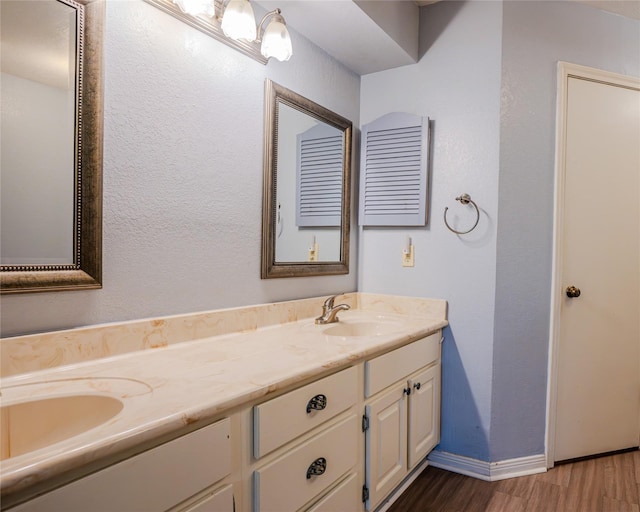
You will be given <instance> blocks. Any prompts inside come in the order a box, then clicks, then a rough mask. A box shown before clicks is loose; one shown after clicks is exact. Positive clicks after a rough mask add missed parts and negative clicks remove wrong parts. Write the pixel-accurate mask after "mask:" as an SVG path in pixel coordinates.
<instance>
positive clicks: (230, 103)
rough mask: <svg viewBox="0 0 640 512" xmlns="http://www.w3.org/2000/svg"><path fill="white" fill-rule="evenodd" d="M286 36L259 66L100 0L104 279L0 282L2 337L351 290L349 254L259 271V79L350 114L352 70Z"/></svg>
mask: <svg viewBox="0 0 640 512" xmlns="http://www.w3.org/2000/svg"><path fill="white" fill-rule="evenodd" d="M291 35H292V38H293V44H294V55H293V57H292V59H291V60H290V61H289V62H286V63H280V62H277V61H272V62H269V64H268V65H267V66H263V65H262V64H260V63H258V62H255V61H254V60H252V59H250V58H248V57H246V56H244V55H242V54H241V53H239V52H237V51H235V50H233V49H231V48H229V47H227V46H225V45H223V44H222V43H219V42H217V41H216V40H214V39H212V38H211V37H209V36H206V35H204V34H202V33H200V32H198V31H197V30H195V29H193V28H191V27H189V26H187V25H186V24H184V23H182V22H180V21H178V20H176V19H174V18H172V17H171V16H169V15H168V14H165V13H164V12H162V11H160V10H158V9H157V8H155V7H153V6H151V5H149V4H147V3H145V2H143V1H142V0H136V1H119V0H110V1H108V2H107V12H106V22H105V40H104V51H105V73H104V76H105V105H104V110H105V120H104V129H105V133H104V222H103V225H104V243H103V247H104V251H103V265H104V268H103V284H104V287H103V289H102V290H91V291H77V292H57V293H37V294H21V295H13V296H7V295H4V296H3V297H2V310H1V314H2V323H1V326H2V335H3V336H9V335H15V334H24V333H32V332H40V331H47V330H57V329H63V328H68V327H75V326H81V325H88V324H95V323H102V322H111V321H122V320H127V319H136V318H145V317H151V316H160V315H171V314H178V313H183V312H193V311H201V310H209V309H219V308H226V307H233V306H242V305H248V304H258V303H264V302H273V301H278V300H287V299H295V298H302V297H311V296H318V295H329V294H331V293H335V292H336V291H351V290H355V287H356V273H355V268H354V267H355V256H354V257H353V258H352V262H351V263H352V269H353V270H352V271H351V273H350V274H349V275H345V276H334V277H308V278H297V279H271V280H261V279H260V253H261V249H260V239H261V218H262V155H263V153H262V151H263V117H264V116H263V106H264V80H265V78H266V77H269V78H271V79H272V80H274V81H275V82H277V83H279V84H281V85H283V86H285V87H288V88H290V89H292V90H294V91H296V92H298V93H299V94H302V95H303V96H306V97H307V98H309V99H311V100H313V101H315V102H317V103H320V104H322V105H325V106H326V107H327V108H329V109H331V110H333V111H335V112H337V113H338V114H340V115H342V116H344V117H346V118H348V119H351V120H352V121H353V124H354V126H356V127H357V126H358V125H359V112H358V110H359V95H360V77H358V76H357V75H356V74H354V73H353V72H351V71H349V70H348V69H346V68H345V67H344V66H343V65H341V64H339V63H338V62H337V61H335V60H334V59H332V58H331V57H329V56H328V55H327V54H326V53H325V52H324V51H322V50H321V49H320V48H318V47H317V46H315V45H313V44H312V43H310V42H309V41H308V40H307V39H305V38H304V37H302V36H300V35H299V34H297V33H296V32H294V31H292V34H291ZM356 235H357V233H356ZM356 247H357V241H356V237H355V236H354V237H353V238H352V254H353V255H355V253H356Z"/></svg>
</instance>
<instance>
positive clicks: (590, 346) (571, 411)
mask: <svg viewBox="0 0 640 512" xmlns="http://www.w3.org/2000/svg"><path fill="white" fill-rule="evenodd" d="M587 70H588V68H587ZM563 71H564V72H565V76H564V80H565V82H562V80H563V78H562V72H563ZM574 71H575V69H573V70H569V71H567V70H566V68H565V69H564V70H563V68H562V65H561V66H560V73H561V82H560V95H559V102H558V108H563V109H564V110H563V111H562V112H560V113H559V122H564V127H563V126H560V123H559V132H558V133H559V136H560V138H559V143H558V151H559V155H560V156H561V157H563V159H559V160H558V164H559V165H558V173H559V177H560V179H559V181H558V185H559V187H558V188H559V190H558V209H557V214H558V217H557V222H558V224H557V230H556V231H557V234H556V242H557V246H558V247H559V250H558V247H557V250H556V261H555V263H556V275H555V279H554V287H555V291H554V293H555V294H556V296H555V297H554V300H555V301H556V307H555V316H556V318H555V324H556V330H555V332H556V336H555V342H556V346H555V347H552V348H555V353H556V355H555V357H556V360H557V367H556V396H555V429H554V430H555V432H554V433H555V439H553V460H555V461H560V460H566V459H572V458H577V457H583V456H588V455H593V454H597V453H604V452H609V451H614V450H620V449H624V448H631V447H634V446H638V438H639V434H640V430H639V428H640V207H639V203H640V80H638V79H633V78H626V77H620V76H611V75H609V74H607V73H604V72H602V73H600V72H596V71H595V70H589V71H585V72H584V73H583V72H581V71H582V70H580V69H578V71H577V72H576V73H574ZM592 72H593V73H592ZM594 73H595V74H594ZM562 95H565V97H564V100H563V98H562V97H561V96H562ZM563 116H564V119H561V118H562V117H563ZM563 128H564V130H563ZM562 135H564V137H562ZM562 145H563V147H561V146H562ZM563 177H564V180H562V178H563ZM570 287H574V289H572V288H570ZM570 296H571V297H570ZM551 414H552V415H553V411H552V412H551Z"/></svg>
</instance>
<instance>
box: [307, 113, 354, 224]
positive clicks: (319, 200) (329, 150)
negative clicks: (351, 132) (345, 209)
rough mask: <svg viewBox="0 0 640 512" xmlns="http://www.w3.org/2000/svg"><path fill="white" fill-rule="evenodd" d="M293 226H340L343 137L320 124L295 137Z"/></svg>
mask: <svg viewBox="0 0 640 512" xmlns="http://www.w3.org/2000/svg"><path fill="white" fill-rule="evenodd" d="M297 148H298V157H297V172H296V177H297V179H296V181H297V183H296V195H297V197H296V199H297V200H296V224H297V225H298V226H299V227H313V226H340V222H341V212H342V169H343V165H342V158H343V153H344V147H343V140H342V133H341V132H340V131H339V130H338V129H336V128H334V127H332V126H329V125H327V124H324V123H321V124H318V125H316V126H314V127H313V128H310V129H309V130H307V131H305V132H303V133H301V134H299V135H298V138H297Z"/></svg>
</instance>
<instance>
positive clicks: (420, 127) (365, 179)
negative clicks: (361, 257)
mask: <svg viewBox="0 0 640 512" xmlns="http://www.w3.org/2000/svg"><path fill="white" fill-rule="evenodd" d="M428 162H429V118H427V117H421V116H416V115H413V114H405V113H401V112H393V113H390V114H386V115H384V116H382V117H379V118H378V119H376V120H375V121H372V122H371V123H368V124H366V125H364V126H363V127H362V139H361V162H360V219H359V220H360V225H362V226H426V224H427V185H428Z"/></svg>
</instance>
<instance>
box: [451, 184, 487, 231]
mask: <svg viewBox="0 0 640 512" xmlns="http://www.w3.org/2000/svg"><path fill="white" fill-rule="evenodd" d="M456 201H460V203H461V204H469V203H471V204H472V205H473V207H474V208H475V209H476V221H475V223H474V224H473V226H471V228H470V229H467V230H466V231H458V230H457V229H453V228H452V227H451V226H449V223H448V222H447V210H448V209H449V207H448V206H446V207H445V209H444V223H445V225H446V226H447V228H448V229H449V231H453V232H454V233H455V234H456V235H466V234H467V233H471V231H473V230H474V229H475V228H476V226H477V225H478V222H479V221H480V210H479V209H478V205H477V204H476V203H475V202H474V201H472V200H471V196H470V195H469V194H462V195H461V196H458V197H456Z"/></svg>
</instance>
